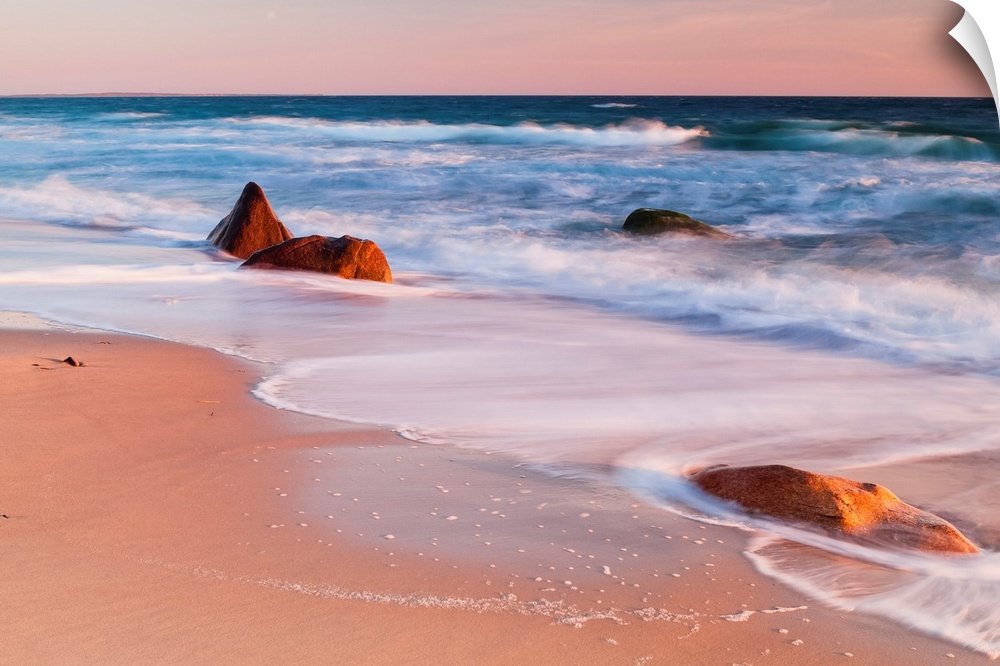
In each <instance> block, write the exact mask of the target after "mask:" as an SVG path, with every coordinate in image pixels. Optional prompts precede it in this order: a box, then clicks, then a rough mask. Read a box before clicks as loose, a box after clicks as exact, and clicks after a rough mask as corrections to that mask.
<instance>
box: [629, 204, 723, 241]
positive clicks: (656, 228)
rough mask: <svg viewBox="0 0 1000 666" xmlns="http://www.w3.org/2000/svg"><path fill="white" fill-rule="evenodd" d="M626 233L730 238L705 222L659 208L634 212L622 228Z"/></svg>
mask: <svg viewBox="0 0 1000 666" xmlns="http://www.w3.org/2000/svg"><path fill="white" fill-rule="evenodd" d="M622 229H624V230H625V231H630V232H632V233H634V234H640V235H643V236H652V235H655V234H663V233H682V234H691V235H695V236H711V237H713V238H729V237H730V236H729V234H727V233H726V232H724V231H719V230H718V229H716V228H715V227H712V226H709V225H707V224H705V223H704V222H699V221H698V220H696V219H694V218H693V217H690V216H688V215H685V214H684V213H678V212H677V211H673V210H664V209H659V208H639V209H638V210H634V211H632V212H631V213H630V214H629V216H628V217H627V218H625V224H624V226H622Z"/></svg>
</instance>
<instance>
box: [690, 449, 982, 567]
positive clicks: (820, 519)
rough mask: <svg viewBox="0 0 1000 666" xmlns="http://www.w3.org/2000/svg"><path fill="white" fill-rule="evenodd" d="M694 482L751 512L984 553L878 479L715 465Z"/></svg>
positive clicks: (881, 538)
mask: <svg viewBox="0 0 1000 666" xmlns="http://www.w3.org/2000/svg"><path fill="white" fill-rule="evenodd" d="M690 480H691V481H693V482H694V483H695V484H697V485H698V487H700V488H701V489H702V490H704V491H705V492H707V493H709V494H710V495H714V496H716V497H719V498H722V499H724V500H728V501H730V502H735V503H736V504H738V505H739V506H740V507H742V508H743V509H745V510H747V511H749V512H750V513H758V514H763V515H766V516H770V517H772V518H778V519H781V520H785V521H789V522H794V523H805V524H808V525H815V526H818V527H822V528H824V529H825V530H828V531H830V532H835V533H836V532H840V533H844V534H847V535H850V536H853V537H857V538H860V539H863V540H866V541H875V542H878V543H883V544H889V545H893V546H902V547H905V548H911V549H915V550H923V551H933V552H944V553H978V552H979V549H978V548H977V547H976V546H975V545H974V544H973V543H972V542H971V541H969V540H968V539H967V538H965V536H964V535H963V534H962V533H961V532H959V531H958V530H957V529H956V528H955V527H954V526H953V525H952V524H951V523H949V522H947V521H946V520H944V519H943V518H939V517H938V516H935V515H934V514H932V513H928V512H926V511H922V510H920V509H918V508H916V507H913V506H910V505H909V504H907V503H906V502H903V501H902V500H901V499H899V498H898V497H896V496H895V495H894V494H892V493H891V492H890V491H889V490H887V489H886V488H884V487H882V486H880V485H877V484H874V483H859V482H857V481H852V480H850V479H844V478H841V477H839V476H828V475H826V474H815V473H813V472H807V471H805V470H801V469H795V468H794V467H787V466H785V465H761V466H756V467H729V466H727V465H715V466H713V467H708V468H705V469H703V470H700V471H699V472H696V473H695V474H693V475H691V477H690Z"/></svg>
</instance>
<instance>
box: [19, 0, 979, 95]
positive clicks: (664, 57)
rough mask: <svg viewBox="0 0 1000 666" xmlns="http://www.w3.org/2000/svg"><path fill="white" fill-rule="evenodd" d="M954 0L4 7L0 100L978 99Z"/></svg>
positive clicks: (102, 0) (401, 0)
mask: <svg viewBox="0 0 1000 666" xmlns="http://www.w3.org/2000/svg"><path fill="white" fill-rule="evenodd" d="M962 13H963V12H962V9H961V8H960V7H958V6H957V5H955V4H953V3H952V2H949V0H879V1H877V2H876V1H874V0H767V1H766V2H763V1H761V0H475V1H470V0H298V1H296V2H288V1H287V0H286V2H283V3H278V2H274V1H273V0H215V1H206V0H170V1H169V2H168V1H167V0H89V1H88V2H85V3H84V2H74V1H70V0H31V1H30V2H29V1H28V0H14V1H12V2H3V3H0V94H3V95H11V94H47V93H53V94H56V93H100V92H163V93H276V94H490V93H494V94H659V95H674V94H682V95H696V94H712V95H743V94H750V95H768V94H774V95H789V94H801V95H956V96H963V95H977V96H989V95H990V92H989V88H988V87H987V85H986V83H985V81H984V79H983V76H982V75H981V74H980V73H979V71H978V69H976V67H975V65H974V64H973V63H972V60H971V59H970V58H969V57H968V56H967V55H966V54H965V52H964V51H963V50H962V49H961V47H959V46H958V45H957V44H956V43H955V42H954V40H952V39H951V37H949V36H948V31H949V30H950V29H951V28H952V27H953V26H954V25H955V24H956V23H957V22H958V20H959V19H960V18H961V16H962Z"/></svg>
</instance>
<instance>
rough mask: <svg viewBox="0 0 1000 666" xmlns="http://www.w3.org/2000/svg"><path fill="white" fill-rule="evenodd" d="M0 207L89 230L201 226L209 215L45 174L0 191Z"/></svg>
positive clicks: (191, 206) (184, 204)
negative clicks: (41, 177)
mask: <svg viewBox="0 0 1000 666" xmlns="http://www.w3.org/2000/svg"><path fill="white" fill-rule="evenodd" d="M0 209H2V210H3V211H4V212H5V214H6V215H8V216H12V217H18V218H23V219H36V220H46V221H50V222H60V223H72V224H80V225H85V226H94V227H118V228H136V227H140V226H145V227H148V228H150V229H158V230H159V231H160V232H162V231H179V230H183V229H184V228H189V225H190V226H193V224H194V223H197V224H199V225H200V226H204V225H206V223H207V221H208V220H211V219H212V218H213V217H214V214H213V213H211V212H209V211H207V210H206V209H205V208H204V207H202V206H201V205H199V204H197V203H194V202H191V201H184V200H182V199H166V198H161V197H154V196H149V195H146V194H140V193H137V192H120V191H110V190H105V189H100V188H87V187H82V186H80V185H77V184H74V183H73V182H71V181H70V180H69V179H68V178H67V177H66V176H65V175H62V174H55V175H51V176H48V177H47V178H45V179H44V180H42V181H41V182H39V183H37V184H34V185H28V186H25V185H14V186H9V187H0Z"/></svg>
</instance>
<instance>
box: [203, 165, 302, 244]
mask: <svg viewBox="0 0 1000 666" xmlns="http://www.w3.org/2000/svg"><path fill="white" fill-rule="evenodd" d="M291 237H292V233H291V232H290V231H289V230H288V229H286V228H285V225H284V224H282V223H281V220H279V219H278V216H277V215H275V214H274V210H273V209H272V208H271V204H270V203H268V201H267V197H266V196H264V190H262V189H261V188H260V185H258V184H257V183H254V182H250V183H247V184H246V186H245V187H244V188H243V193H242V194H240V198H239V199H237V200H236V205H235V206H233V209H232V210H231V211H229V214H228V215H226V216H225V217H224V218H222V220H220V221H219V223H218V224H217V225H215V229H213V230H212V233H210V234H209V235H208V241H209V242H210V243H212V245H215V246H216V247H218V248H221V249H223V250H225V251H226V252H228V253H229V254H232V255H234V256H237V257H239V258H240V259H246V258H248V257H249V256H250V255H251V254H253V253H254V252H256V251H257V250H262V249H264V248H265V247H270V246H271V245H275V244H277V243H280V242H282V241H286V240H288V239H289V238H291Z"/></svg>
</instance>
